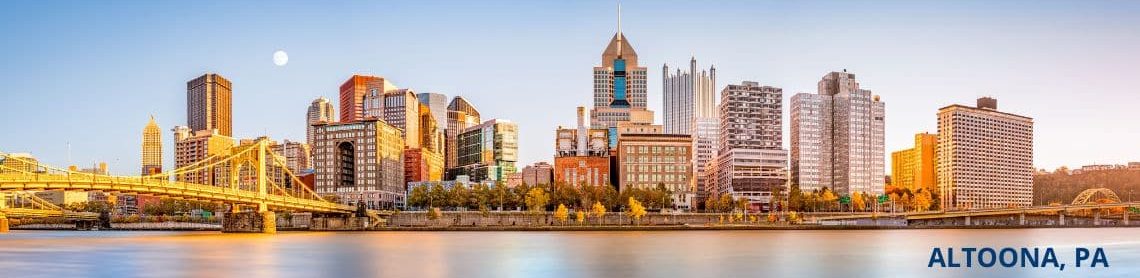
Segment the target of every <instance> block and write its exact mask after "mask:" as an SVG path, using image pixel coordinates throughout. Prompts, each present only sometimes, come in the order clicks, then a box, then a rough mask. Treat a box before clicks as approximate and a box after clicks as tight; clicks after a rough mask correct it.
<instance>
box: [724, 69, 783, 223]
mask: <svg viewBox="0 0 1140 278" xmlns="http://www.w3.org/2000/svg"><path fill="white" fill-rule="evenodd" d="M783 100H784V90H783V89H780V88H777V87H772V86H761V85H760V83H757V82H751V81H744V82H742V83H741V84H740V85H735V84H733V85H728V86H727V87H725V88H724V90H722V91H721V93H720V143H719V144H718V145H719V146H720V150H719V151H718V154H719V155H718V157H717V166H716V169H717V174H716V182H715V183H716V193H717V194H718V195H719V194H731V195H732V196H733V197H735V198H747V199H748V200H749V202H750V203H751V204H752V207H753V208H754V209H763V208H764V206H765V205H767V204H769V203H770V201H771V198H772V190H773V189H774V188H782V187H783V186H784V184H785V183H786V182H787V164H788V162H787V161H788V152H787V151H786V150H784V149H783V138H784V136H783V115H784V113H783Z"/></svg>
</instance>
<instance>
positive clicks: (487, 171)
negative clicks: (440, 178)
mask: <svg viewBox="0 0 1140 278" xmlns="http://www.w3.org/2000/svg"><path fill="white" fill-rule="evenodd" d="M518 129H519V126H518V125H517V124H515V123H513V122H510V121H507V120H502V119H491V120H488V121H486V122H483V123H482V124H479V125H476V126H472V127H469V128H467V129H466V130H465V131H464V132H463V133H460V134H459V140H458V141H459V142H458V146H459V149H458V155H459V158H458V164H457V167H456V168H453V169H449V170H448V175H447V176H448V179H454V178H455V177H456V176H459V175H467V176H470V177H471V181H476V182H481V181H487V180H490V181H505V178H506V177H507V176H508V175H510V174H513V173H515V172H518V169H517V168H516V166H515V164H516V163H518V160H519V154H518V152H519V145H518V141H519V130H518Z"/></svg>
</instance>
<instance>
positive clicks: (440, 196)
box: [428, 182, 448, 208]
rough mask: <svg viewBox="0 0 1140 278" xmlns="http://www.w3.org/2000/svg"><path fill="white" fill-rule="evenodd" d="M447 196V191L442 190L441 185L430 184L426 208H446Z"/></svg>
mask: <svg viewBox="0 0 1140 278" xmlns="http://www.w3.org/2000/svg"><path fill="white" fill-rule="evenodd" d="M447 195H448V194H447V189H444V188H443V184H440V183H438V182H436V183H432V185H431V190H428V207H434V208H438V207H443V206H447V203H448V201H447Z"/></svg>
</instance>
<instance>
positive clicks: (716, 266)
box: [0, 228, 1140, 278]
mask: <svg viewBox="0 0 1140 278" xmlns="http://www.w3.org/2000/svg"><path fill="white" fill-rule="evenodd" d="M1138 231H1140V229H1121V228H1114V229H1075V228H1074V229H1011V230H867V231H685V232H676V231H662V232H368V233H359V232H358V233H281V234H278V235H261V234H220V233H216V232H71V231H60V232H48V231H13V232H12V233H10V234H5V235H0V270H2V272H0V273H3V274H2V275H0V276H3V277H36V276H40V277H75V276H100V277H105V276H125V277H134V276H139V277H243V278H259V277H759V276H763V277H852V276H854V277H960V276H975V277H1040V276H1074V277H1090V276H1091V277H1098V276H1099V277H1118V276H1128V275H1129V274H1131V273H1138V271H1140V269H1138V268H1137V267H1136V265H1137V263H1138V262H1140V239H1137V238H1136V237H1135V236H1134V235H1135V234H1137V232H1138ZM969 246H977V247H986V246H988V247H997V248H1000V247H1007V246H1009V247H1022V246H1026V247H1055V248H1056V250H1057V255H1058V256H1059V257H1060V259H1061V260H1062V262H1069V263H1070V264H1071V262H1072V258H1073V256H1074V255H1073V254H1072V252H1073V251H1072V250H1073V248H1074V247H1089V248H1095V247H1104V248H1106V250H1107V251H1108V255H1109V259H1110V262H1111V266H1112V267H1111V268H1108V269H1088V268H1084V269H1076V268H1072V266H1071V265H1070V267H1069V268H1066V270H1065V271H1064V272H1058V271H1056V270H1054V269H1028V268H1027V269H1022V268H1013V269H1001V268H989V269H987V268H970V269H966V268H959V269H928V268H927V267H926V264H927V260H928V259H929V256H930V252H931V248H932V247H943V248H946V247H955V248H960V247H969Z"/></svg>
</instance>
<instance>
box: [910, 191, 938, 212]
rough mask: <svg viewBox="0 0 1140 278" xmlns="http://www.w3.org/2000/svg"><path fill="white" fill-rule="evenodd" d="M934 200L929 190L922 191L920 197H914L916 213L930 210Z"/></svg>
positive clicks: (919, 193)
mask: <svg viewBox="0 0 1140 278" xmlns="http://www.w3.org/2000/svg"><path fill="white" fill-rule="evenodd" d="M933 202H934V200H933V199H932V198H931V196H930V191H929V190H922V189H920V190H919V192H918V195H915V196H914V211H917V212H924V211H926V210H928V209H930V205H931V204H932V203H933Z"/></svg>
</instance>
